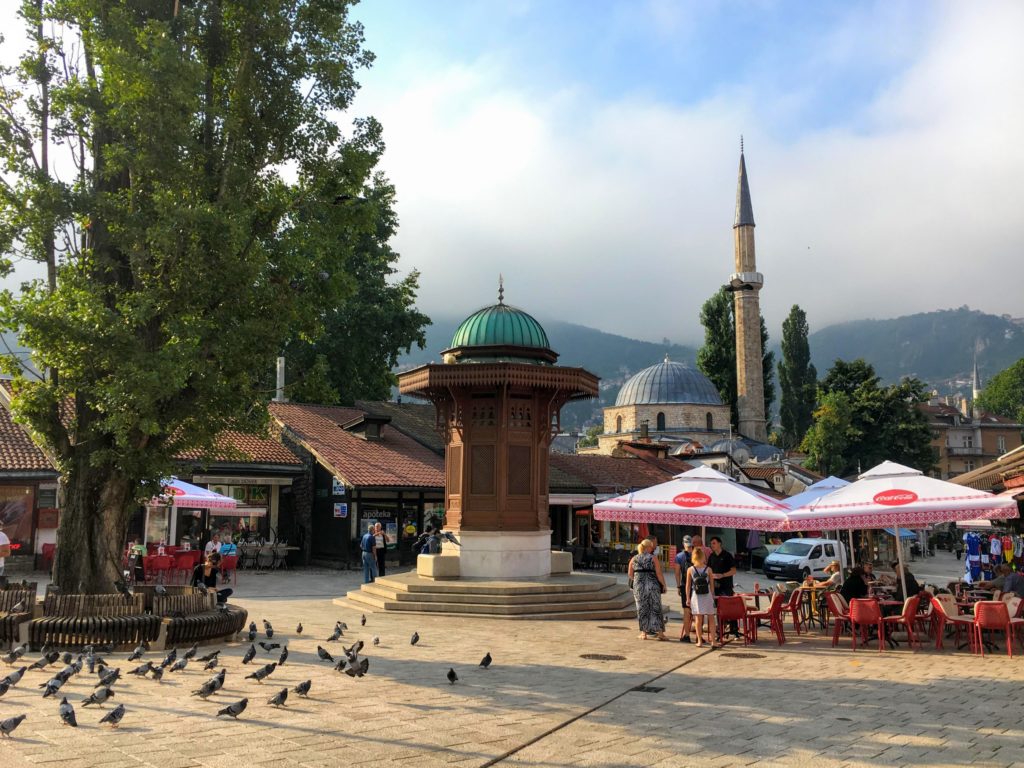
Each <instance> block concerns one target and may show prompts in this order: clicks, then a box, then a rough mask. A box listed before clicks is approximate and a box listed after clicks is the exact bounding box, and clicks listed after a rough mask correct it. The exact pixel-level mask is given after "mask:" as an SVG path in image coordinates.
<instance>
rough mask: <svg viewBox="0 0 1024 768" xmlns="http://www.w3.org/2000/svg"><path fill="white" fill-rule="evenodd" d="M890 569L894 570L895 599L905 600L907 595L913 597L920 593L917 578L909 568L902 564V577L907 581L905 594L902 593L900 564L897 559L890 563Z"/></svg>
mask: <svg viewBox="0 0 1024 768" xmlns="http://www.w3.org/2000/svg"><path fill="white" fill-rule="evenodd" d="M891 566H892V569H893V570H894V571H895V572H896V595H895V599H897V600H900V601H902V600H906V599H907V597H914V596H915V595H918V594H920V593H921V585H920V584H918V583H917V579H915V578H914V574H912V573H911V572H910V569H909V568H907V567H906V566H903V579H906V582H907V592H906V595H904V594H903V579H901V578H900V564H899V561H895V562H893V563H891Z"/></svg>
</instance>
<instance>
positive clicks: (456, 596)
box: [362, 579, 632, 605]
mask: <svg viewBox="0 0 1024 768" xmlns="http://www.w3.org/2000/svg"><path fill="white" fill-rule="evenodd" d="M362 591H363V592H366V593H368V594H371V595H374V596H377V597H380V598H382V599H385V600H397V601H398V602H427V603H473V604H481V605H531V604H541V603H548V604H566V605H572V604H574V603H592V602H596V601H602V600H610V599H614V598H617V597H620V596H621V595H623V594H626V595H627V596H629V599H630V600H632V594H631V593H630V592H629V591H628V590H627V589H626V588H625V587H624V586H623V585H621V584H610V585H608V586H606V587H604V588H603V589H599V590H589V589H588V590H585V591H584V590H580V591H575V592H530V593H525V594H523V593H516V594H484V593H468V592H457V591H454V590H438V591H429V592H428V591H417V592H409V591H406V590H399V589H393V588H391V587H390V586H388V585H387V583H386V582H385V581H384V580H382V579H378V580H377V581H375V582H374V583H373V584H364V585H363V587H362Z"/></svg>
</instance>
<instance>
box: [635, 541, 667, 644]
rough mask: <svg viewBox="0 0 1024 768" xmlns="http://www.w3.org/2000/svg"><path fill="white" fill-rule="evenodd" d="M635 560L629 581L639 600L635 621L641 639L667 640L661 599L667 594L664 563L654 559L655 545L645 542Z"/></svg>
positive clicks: (640, 545) (639, 545) (638, 548)
mask: <svg viewBox="0 0 1024 768" xmlns="http://www.w3.org/2000/svg"><path fill="white" fill-rule="evenodd" d="M636 551H637V554H636V556H635V557H634V558H633V559H632V560H630V561H629V580H630V583H631V584H632V585H633V598H634V599H635V600H636V617H637V620H638V621H639V622H640V639H641V640H646V639H647V638H648V637H656V638H657V639H658V640H665V639H666V637H665V619H664V617H663V616H662V614H661V596H662V595H663V594H665V592H666V591H667V588H666V586H665V575H664V574H663V573H662V572H661V562H660V561H659V560H658V559H657V558H656V557H655V556H654V542H653V541H651V540H650V539H644V540H643V541H641V542H640V543H639V544H638V545H637V547H636Z"/></svg>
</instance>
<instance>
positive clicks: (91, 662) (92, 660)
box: [85, 651, 138, 675]
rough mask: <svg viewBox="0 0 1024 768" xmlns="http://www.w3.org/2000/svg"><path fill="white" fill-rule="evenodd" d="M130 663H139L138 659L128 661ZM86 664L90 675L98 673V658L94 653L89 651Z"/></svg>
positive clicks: (86, 655)
mask: <svg viewBox="0 0 1024 768" xmlns="http://www.w3.org/2000/svg"><path fill="white" fill-rule="evenodd" d="M128 661H138V659H128ZM85 664H86V666H87V667H89V674H90V675H91V674H92V673H93V672H95V671H96V656H95V655H94V654H93V653H92V651H89V652H88V653H86V654H85Z"/></svg>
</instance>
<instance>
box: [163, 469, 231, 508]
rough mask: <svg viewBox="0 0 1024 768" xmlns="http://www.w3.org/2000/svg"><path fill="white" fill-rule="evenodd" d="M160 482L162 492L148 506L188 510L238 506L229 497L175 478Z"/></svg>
mask: <svg viewBox="0 0 1024 768" xmlns="http://www.w3.org/2000/svg"><path fill="white" fill-rule="evenodd" d="M162 482H163V489H162V492H161V494H160V495H159V496H157V497H154V498H153V499H152V500H151V501H150V502H149V504H150V506H161V507H166V506H172V507H187V508H189V509H234V508H235V507H237V506H238V502H237V501H235V500H234V499H232V498H231V497H230V496H225V495H224V494H222V493H216V492H214V491H211V490H208V489H206V488H200V487H199V486H198V485H192V483H186V482H185V481H184V480H179V479H178V478H176V477H168V478H166V479H164V480H163V481H162Z"/></svg>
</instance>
